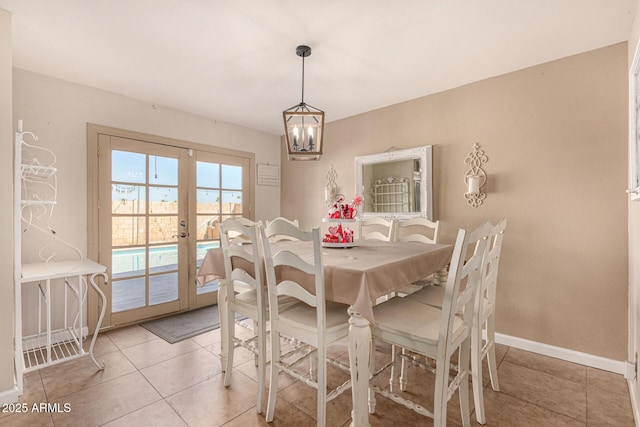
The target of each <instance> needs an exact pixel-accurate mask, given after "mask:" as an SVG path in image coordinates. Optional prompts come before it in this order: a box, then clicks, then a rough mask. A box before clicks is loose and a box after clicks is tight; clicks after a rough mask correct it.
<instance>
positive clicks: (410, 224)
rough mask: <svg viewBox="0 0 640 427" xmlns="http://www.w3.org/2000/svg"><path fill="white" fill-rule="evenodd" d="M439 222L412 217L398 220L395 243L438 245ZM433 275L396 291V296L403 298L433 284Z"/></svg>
mask: <svg viewBox="0 0 640 427" xmlns="http://www.w3.org/2000/svg"><path fill="white" fill-rule="evenodd" d="M439 230H440V221H431V220H429V219H427V218H424V217H413V218H408V219H403V220H399V221H398V222H397V225H396V239H395V240H396V241H398V242H419V243H425V244H434V243H438V239H439V237H440V236H439V233H438V232H439ZM433 279H434V275H433V274H431V275H429V276H428V277H424V278H422V279H420V280H417V281H415V282H414V283H412V284H410V285H408V286H406V287H404V288H402V289H400V290H398V292H397V294H398V296H401V297H405V296H407V295H410V294H412V293H414V292H416V291H418V290H419V289H420V288H421V287H423V286H426V285H431V284H432V283H433Z"/></svg>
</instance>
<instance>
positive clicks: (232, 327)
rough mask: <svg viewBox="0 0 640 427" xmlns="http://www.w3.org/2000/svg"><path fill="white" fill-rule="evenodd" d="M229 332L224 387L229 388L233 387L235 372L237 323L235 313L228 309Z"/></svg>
mask: <svg viewBox="0 0 640 427" xmlns="http://www.w3.org/2000/svg"><path fill="white" fill-rule="evenodd" d="M226 318H227V325H228V332H227V342H226V348H227V349H226V352H227V363H226V368H225V372H224V386H225V387H229V386H230V385H231V373H232V372H233V356H234V354H235V345H234V342H233V338H234V337H235V336H236V322H235V313H234V312H233V311H231V310H230V309H229V308H227V313H226Z"/></svg>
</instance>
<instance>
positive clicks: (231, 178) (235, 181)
mask: <svg viewBox="0 0 640 427" xmlns="http://www.w3.org/2000/svg"><path fill="white" fill-rule="evenodd" d="M222 188H228V189H230V190H242V167H241V166H230V165H222Z"/></svg>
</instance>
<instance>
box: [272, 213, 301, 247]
mask: <svg viewBox="0 0 640 427" xmlns="http://www.w3.org/2000/svg"><path fill="white" fill-rule="evenodd" d="M273 221H286V222H288V223H290V224H293V225H295V226H296V227H299V226H300V224H299V223H298V220H297V219H289V218H285V217H283V216H279V217H277V218H274V219H272V220H271V221H269V220H267V221H266V222H265V226H268V225H269V224H271V222H273ZM269 240H270V241H272V242H281V241H283V240H293V239H292V238H291V237H290V236H278V235H273V236H271V237H270V238H269Z"/></svg>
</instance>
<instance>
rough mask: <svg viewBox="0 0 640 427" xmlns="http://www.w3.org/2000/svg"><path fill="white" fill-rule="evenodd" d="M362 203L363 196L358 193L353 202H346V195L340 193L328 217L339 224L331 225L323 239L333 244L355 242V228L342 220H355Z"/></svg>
mask: <svg viewBox="0 0 640 427" xmlns="http://www.w3.org/2000/svg"><path fill="white" fill-rule="evenodd" d="M361 205H362V196H360V195H357V196H356V197H354V199H353V200H352V201H351V203H344V196H343V195H338V196H337V197H336V200H335V202H334V203H333V206H332V207H331V209H329V212H328V213H327V219H328V220H329V221H333V222H338V223H339V224H338V225H337V226H332V227H329V230H328V231H329V232H328V233H326V234H325V235H324V238H323V239H322V241H323V242H324V243H331V244H345V245H349V244H353V239H354V237H353V230H351V229H350V228H349V227H346V226H343V224H342V223H341V220H351V221H352V220H355V219H356V217H357V216H358V208H359V207H360V206H361Z"/></svg>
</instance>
